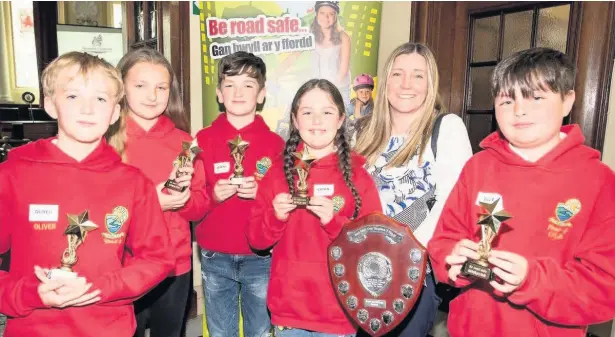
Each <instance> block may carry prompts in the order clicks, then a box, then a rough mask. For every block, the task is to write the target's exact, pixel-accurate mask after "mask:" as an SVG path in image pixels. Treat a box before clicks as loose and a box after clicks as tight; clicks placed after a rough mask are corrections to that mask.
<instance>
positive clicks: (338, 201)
mask: <svg viewBox="0 0 615 337" xmlns="http://www.w3.org/2000/svg"><path fill="white" fill-rule="evenodd" d="M331 201H333V211H334V212H335V213H339V212H340V210H341V209H342V207H344V204H345V203H346V202H345V201H344V197H342V196H339V195H336V196H334V197H333V199H331Z"/></svg>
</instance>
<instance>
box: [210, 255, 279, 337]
mask: <svg viewBox="0 0 615 337" xmlns="http://www.w3.org/2000/svg"><path fill="white" fill-rule="evenodd" d="M270 271H271V257H270V256H266V257H261V256H257V255H229V254H223V253H218V252H211V251H207V250H201V276H202V277H203V293H204V295H205V315H206V317H205V318H206V319H207V328H208V330H209V336H210V337H235V336H239V306H238V303H239V296H240V295H241V314H242V316H243V332H244V336H245V337H268V336H270V333H271V320H270V318H269V313H268V312H267V286H268V284H269V273H270Z"/></svg>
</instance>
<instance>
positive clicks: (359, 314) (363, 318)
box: [357, 309, 369, 323]
mask: <svg viewBox="0 0 615 337" xmlns="http://www.w3.org/2000/svg"><path fill="white" fill-rule="evenodd" d="M357 318H358V319H359V322H361V323H365V322H367V320H368V319H369V313H368V312H367V310H365V309H361V310H359V312H357Z"/></svg>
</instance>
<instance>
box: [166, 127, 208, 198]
mask: <svg viewBox="0 0 615 337" xmlns="http://www.w3.org/2000/svg"><path fill="white" fill-rule="evenodd" d="M201 151H202V150H201V149H200V148H199V146H198V143H197V140H196V138H195V139H194V140H193V141H192V143H189V142H185V141H184V142H182V151H181V152H180V153H179V155H178V156H177V158H176V159H175V161H174V162H173V166H175V167H176V168H177V171H176V173H175V178H173V179H169V180H167V182H166V183H165V184H164V187H166V188H168V189H170V190H173V191H175V192H183V191H184V190H185V189H186V186H180V185H179V184H178V183H177V182H176V181H175V179H177V178H179V177H181V176H182V175H183V174H184V173H183V172H181V171H180V170H179V169H180V168H182V167H186V166H189V165H191V164H192V161H193V160H194V157H195V156H196V155H197V154H198V153H199V152H201Z"/></svg>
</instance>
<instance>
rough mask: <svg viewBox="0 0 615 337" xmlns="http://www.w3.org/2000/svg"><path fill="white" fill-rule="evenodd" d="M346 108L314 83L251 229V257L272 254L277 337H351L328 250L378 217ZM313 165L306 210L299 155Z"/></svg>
mask: <svg viewBox="0 0 615 337" xmlns="http://www.w3.org/2000/svg"><path fill="white" fill-rule="evenodd" d="M344 111H345V110H344V101H343V99H342V96H341V94H340V92H339V91H338V90H337V89H336V87H335V86H334V85H333V83H331V82H329V81H327V80H323V79H313V80H310V81H308V82H306V83H305V84H303V86H301V88H299V91H298V92H297V94H296V95H295V98H294V99H293V103H292V106H291V123H290V125H291V126H290V128H291V130H290V137H289V139H288V141H287V142H286V148H285V149H284V154H283V157H278V158H277V159H276V162H278V163H279V164H278V165H276V164H274V165H273V166H272V172H270V174H269V175H268V176H266V177H265V179H264V180H263V181H262V184H261V188H260V189H259V190H258V193H257V197H256V205H255V206H254V208H253V209H252V216H251V221H250V224H249V225H248V229H247V237H248V242H249V243H250V245H251V246H252V247H253V248H254V249H267V248H271V247H273V246H275V247H274V248H273V261H272V267H271V276H270V280H269V290H268V297H267V305H268V307H269V310H270V312H271V322H272V324H273V325H274V326H275V327H274V334H275V336H277V337H289V336H293V337H294V336H320V337H324V336H333V335H335V336H340V335H344V336H354V335H355V332H356V327H354V326H353V325H352V323H351V322H350V321H349V320H348V318H347V317H346V315H345V314H344V311H343V310H342V308H341V307H340V305H339V303H338V301H337V299H336V297H335V293H334V292H333V287H332V286H331V281H330V279H329V272H328V268H327V247H328V245H329V244H330V243H331V241H332V240H334V239H335V238H336V237H337V236H338V235H339V233H340V231H341V229H342V227H343V226H344V224H346V223H348V222H349V221H351V220H352V219H355V218H357V217H358V216H361V215H364V214H367V213H370V212H374V211H380V201H379V199H378V191H377V190H376V187H375V185H374V182H373V181H372V179H371V177H370V176H369V175H368V173H367V171H366V170H365V169H364V168H363V165H364V164H365V161H364V160H363V158H362V157H361V156H359V155H357V154H356V153H354V152H352V151H351V150H350V146H349V144H348V141H347V140H346V135H345V132H346V130H345V126H344V118H345V112H344ZM304 149H305V150H307V151H308V152H309V154H310V155H311V156H312V157H314V158H315V160H314V161H313V162H312V163H311V166H310V170H309V175H308V177H307V184H308V191H309V195H310V201H309V204H308V205H307V206H306V207H305V208H302V207H299V206H296V205H294V204H293V202H292V194H293V193H295V192H296V186H297V180H298V179H297V178H296V177H295V175H294V174H293V172H294V168H295V167H296V166H297V165H299V164H300V162H299V161H298V160H296V156H297V155H298V153H299V152H301V151H303V150H304Z"/></svg>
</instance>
